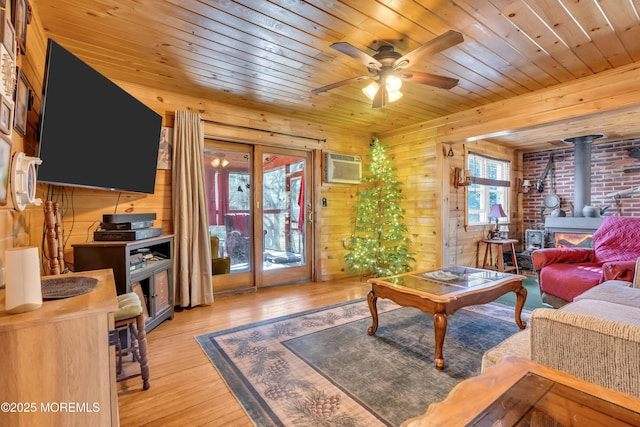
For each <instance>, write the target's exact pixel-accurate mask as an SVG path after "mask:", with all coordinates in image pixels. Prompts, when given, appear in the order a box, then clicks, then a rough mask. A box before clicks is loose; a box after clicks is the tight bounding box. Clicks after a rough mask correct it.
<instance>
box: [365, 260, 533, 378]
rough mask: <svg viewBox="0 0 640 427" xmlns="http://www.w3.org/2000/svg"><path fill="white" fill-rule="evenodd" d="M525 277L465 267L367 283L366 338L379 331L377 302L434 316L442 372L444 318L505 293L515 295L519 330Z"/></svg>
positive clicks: (438, 360) (445, 327)
mask: <svg viewBox="0 0 640 427" xmlns="http://www.w3.org/2000/svg"><path fill="white" fill-rule="evenodd" d="M524 279H525V276H520V275H516V274H510V273H504V272H498V271H492V270H483V269H479V268H471V267H465V266H450V267H444V268H441V269H436V270H429V271H424V272H410V273H404V274H399V275H397V276H391V277H383V278H379V279H378V278H376V279H369V280H368V282H369V283H371V291H369V294H368V295H367V301H368V303H369V310H370V311H371V317H372V318H373V324H372V325H371V326H370V327H369V328H368V329H367V332H368V333H369V335H373V334H375V333H376V331H377V330H378V308H377V305H376V302H377V300H378V298H387V299H390V300H392V301H394V302H395V303H397V304H399V305H401V306H403V307H415V308H417V309H419V310H421V311H423V312H425V313H429V314H432V315H433V329H434V333H435V344H436V348H435V365H436V368H437V369H442V368H444V358H443V356H442V346H443V344H444V336H445V333H446V331H447V315H450V314H453V313H455V312H456V311H457V310H458V309H460V308H462V307H468V306H470V305H477V304H486V303H489V302H491V301H494V300H496V299H497V298H498V297H500V296H502V295H504V294H506V293H507V292H515V293H516V297H517V298H516V307H515V320H516V324H517V325H518V326H519V327H520V329H524V328H525V327H526V323H525V322H523V321H522V319H521V317H520V315H521V314H522V307H523V306H524V303H525V300H526V299H527V289H526V288H524V287H523V286H522V281H523V280H524Z"/></svg>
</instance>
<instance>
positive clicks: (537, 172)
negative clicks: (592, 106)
mask: <svg viewBox="0 0 640 427" xmlns="http://www.w3.org/2000/svg"><path fill="white" fill-rule="evenodd" d="M630 149H638V150H640V140H638V139H634V140H629V141H620V142H614V143H601V144H598V143H595V144H593V147H591V205H592V206H597V207H604V206H607V205H609V206H610V207H609V209H607V211H606V213H605V215H606V216H608V215H623V216H640V192H638V193H634V194H629V195H625V196H621V197H620V198H619V203H616V200H615V199H614V198H613V197H607V194H610V193H613V192H616V191H621V190H627V189H631V188H635V187H640V172H628V173H625V172H624V170H625V169H630V168H640V159H636V158H633V157H631V156H630V155H629V150H630ZM550 154H553V169H552V171H553V174H554V179H555V191H554V189H552V188H551V187H552V185H551V172H550V173H549V174H548V175H547V177H546V179H545V180H544V192H542V193H538V191H537V190H536V188H535V183H536V182H537V180H538V179H539V178H540V176H541V175H542V174H543V173H544V169H545V167H546V166H547V162H548V161H549V155H550ZM523 170H524V179H528V180H529V181H531V184H532V187H531V189H530V190H529V192H528V193H525V194H523V195H522V196H523V198H522V200H523V211H522V212H523V228H524V229H544V218H545V217H547V216H550V215H551V210H549V209H544V198H545V197H546V196H547V195H549V194H552V192H555V194H556V195H557V196H558V197H560V209H562V210H563V211H564V212H565V213H566V214H567V216H573V188H574V186H573V175H574V161H573V145H572V144H567V148H563V149H559V150H553V151H541V152H537V153H528V154H525V155H524V156H523ZM523 238H524V236H523Z"/></svg>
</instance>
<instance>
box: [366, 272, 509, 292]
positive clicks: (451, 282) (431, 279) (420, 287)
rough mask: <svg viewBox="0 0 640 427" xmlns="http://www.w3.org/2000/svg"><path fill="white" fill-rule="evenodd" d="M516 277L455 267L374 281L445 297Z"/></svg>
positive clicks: (502, 273)
mask: <svg viewBox="0 0 640 427" xmlns="http://www.w3.org/2000/svg"><path fill="white" fill-rule="evenodd" d="M515 277H520V276H519V275H516V274H510V273H504V272H500V271H495V270H483V269H480V268H472V267H465V266H460V265H454V266H448V267H442V268H440V269H438V270H432V271H426V272H419V273H418V272H412V273H406V274H400V275H397V276H391V277H383V278H381V279H374V280H372V281H375V282H378V283H379V282H384V283H389V284H392V285H396V286H401V287H404V288H409V289H413V290H415V291H419V292H424V293H428V294H432V295H444V294H450V293H455V292H458V291H461V290H468V289H470V288H482V287H489V286H493V285H495V284H497V283H500V282H502V281H504V280H506V279H512V278H515Z"/></svg>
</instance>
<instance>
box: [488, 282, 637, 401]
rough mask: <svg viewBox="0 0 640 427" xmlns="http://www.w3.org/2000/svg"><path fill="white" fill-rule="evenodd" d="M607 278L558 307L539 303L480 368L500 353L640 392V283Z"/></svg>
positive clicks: (608, 385)
mask: <svg viewBox="0 0 640 427" xmlns="http://www.w3.org/2000/svg"><path fill="white" fill-rule="evenodd" d="M638 276H639V274H636V277H635V278H634V282H633V283H632V282H625V281H619V280H611V281H608V282H604V283H602V284H600V285H598V286H595V287H594V288H591V289H589V290H588V291H586V292H584V293H583V294H581V295H579V296H577V297H576V298H575V300H574V301H573V302H571V303H569V304H567V305H565V306H563V307H562V308H560V309H553V308H539V309H535V310H533V312H532V313H531V318H530V323H529V327H528V328H527V329H525V330H523V331H520V332H518V333H516V334H515V335H512V336H511V337H509V338H507V339H506V340H505V341H503V342H502V343H500V344H498V345H497V346H495V347H493V348H491V349H489V350H488V351H487V352H485V354H484V355H483V358H482V371H483V372H484V371H486V370H487V369H488V368H490V367H491V366H493V365H494V364H495V363H497V362H498V360H499V359H500V357H502V356H503V355H505V354H512V355H516V356H521V357H526V358H529V359H531V360H533V361H535V362H538V363H541V364H543V365H546V366H549V367H551V368H555V369H559V370H562V371H565V372H567V373H569V374H571V375H574V376H576V377H578V378H582V379H584V380H586V381H589V382H592V383H595V384H598V385H601V386H603V387H607V388H610V389H613V390H617V391H620V392H623V393H626V394H630V395H633V396H638V397H640V285H639V284H638V282H640V280H638Z"/></svg>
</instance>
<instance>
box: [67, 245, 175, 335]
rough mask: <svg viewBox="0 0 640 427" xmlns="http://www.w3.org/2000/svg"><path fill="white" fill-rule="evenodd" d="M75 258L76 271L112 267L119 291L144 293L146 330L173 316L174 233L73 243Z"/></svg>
mask: <svg viewBox="0 0 640 427" xmlns="http://www.w3.org/2000/svg"><path fill="white" fill-rule="evenodd" d="M141 256H142V258H143V260H144V261H143V262H139V259H140V258H141ZM73 260H74V268H75V271H86V270H96V269H101V268H111V269H113V274H114V277H115V282H116V289H117V292H118V295H120V294H124V293H127V292H132V291H134V292H136V293H138V295H139V296H142V300H143V301H144V303H145V308H146V315H147V316H148V317H147V318H146V321H145V330H146V331H147V332H149V331H151V330H152V329H153V328H155V327H156V326H158V325H159V324H160V323H161V322H163V321H164V320H166V319H173V305H174V304H173V235H164V236H158V237H153V238H150V239H143V240H136V241H131V242H122V241H106V242H88V243H80V244H74V245H73Z"/></svg>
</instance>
